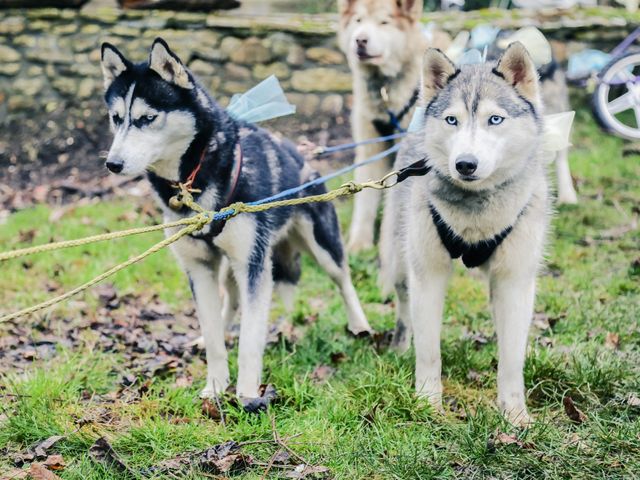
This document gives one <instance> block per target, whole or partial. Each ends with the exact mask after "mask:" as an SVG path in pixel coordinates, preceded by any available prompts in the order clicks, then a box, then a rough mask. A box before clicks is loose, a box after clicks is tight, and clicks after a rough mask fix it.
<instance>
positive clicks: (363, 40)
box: [356, 37, 369, 48]
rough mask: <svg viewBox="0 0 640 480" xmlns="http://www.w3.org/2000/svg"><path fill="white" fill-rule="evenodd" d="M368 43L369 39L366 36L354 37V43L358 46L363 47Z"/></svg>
mask: <svg viewBox="0 0 640 480" xmlns="http://www.w3.org/2000/svg"><path fill="white" fill-rule="evenodd" d="M367 43H369V39H368V38H367V37H358V38H356V45H357V46H358V48H365V47H366V46H367Z"/></svg>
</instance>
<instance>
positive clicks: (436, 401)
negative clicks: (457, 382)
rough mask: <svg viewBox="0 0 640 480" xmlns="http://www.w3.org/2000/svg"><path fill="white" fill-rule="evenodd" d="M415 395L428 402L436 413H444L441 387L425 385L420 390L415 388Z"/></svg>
mask: <svg viewBox="0 0 640 480" xmlns="http://www.w3.org/2000/svg"><path fill="white" fill-rule="evenodd" d="M416 396H417V397H418V398H421V399H424V400H426V401H427V402H429V405H430V406H431V408H433V411H434V412H436V413H444V407H443V406H442V389H441V388H440V389H438V388H431V389H427V388H425V387H423V388H421V389H420V390H416Z"/></svg>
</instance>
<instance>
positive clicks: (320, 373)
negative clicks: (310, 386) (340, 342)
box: [309, 365, 336, 384]
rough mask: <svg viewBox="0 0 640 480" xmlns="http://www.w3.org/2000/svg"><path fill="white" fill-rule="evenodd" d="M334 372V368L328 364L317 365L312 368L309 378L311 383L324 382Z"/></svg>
mask: <svg viewBox="0 0 640 480" xmlns="http://www.w3.org/2000/svg"><path fill="white" fill-rule="evenodd" d="M335 372H336V369H335V368H333V367H330V366H329V365H318V366H317V367H316V368H314V369H313V372H311V375H310V377H309V378H310V379H311V381H312V382H313V383H316V384H321V383H325V382H326V381H327V380H328V379H329V378H330V377H332V376H333V374H334V373H335Z"/></svg>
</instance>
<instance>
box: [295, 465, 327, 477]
mask: <svg viewBox="0 0 640 480" xmlns="http://www.w3.org/2000/svg"><path fill="white" fill-rule="evenodd" d="M328 473H329V469H328V468H327V467H323V466H322V465H317V466H313V465H304V464H301V465H298V466H297V467H296V468H294V469H293V470H291V471H290V472H287V474H286V475H285V476H286V478H326V477H327V476H328V475H326V474H328Z"/></svg>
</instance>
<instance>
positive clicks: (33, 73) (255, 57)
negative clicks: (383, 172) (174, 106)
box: [0, 10, 351, 117]
mask: <svg viewBox="0 0 640 480" xmlns="http://www.w3.org/2000/svg"><path fill="white" fill-rule="evenodd" d="M0 15H2V17H0V35H1V36H2V37H1V38H2V42H1V43H0V90H1V91H3V92H7V93H8V95H7V96H6V98H4V99H2V103H3V104H4V109H5V110H6V112H5V113H6V114H8V116H14V115H20V114H21V113H24V112H27V111H31V110H38V111H42V110H45V111H46V112H50V111H53V110H55V109H56V108H58V107H59V106H60V105H61V104H63V103H66V102H74V103H78V102H80V103H81V102H82V100H87V99H92V98H95V97H96V96H99V95H100V92H101V89H102V79H101V72H100V65H99V61H100V53H99V45H100V44H101V43H102V42H103V41H109V42H111V43H113V44H114V45H116V46H117V47H118V48H120V49H121V50H122V51H123V52H124V53H125V55H127V56H128V58H131V59H134V60H142V59H144V58H145V57H146V55H147V54H148V49H149V46H150V44H151V42H152V41H153V39H154V38H155V37H157V36H162V37H163V38H164V39H165V40H167V42H168V43H169V45H170V46H171V47H172V49H174V51H175V52H176V53H177V54H178V55H179V56H180V57H181V58H182V59H183V61H185V62H186V63H187V65H188V66H189V67H190V68H191V69H192V70H193V71H194V72H195V73H196V75H197V76H198V77H199V78H200V79H201V81H202V82H203V84H204V85H205V86H207V87H209V88H210V90H211V92H213V94H214V95H215V96H216V98H219V99H220V100H221V101H222V102H223V103H224V102H225V101H226V100H227V98H228V97H229V96H230V95H232V94H234V93H238V92H244V91H246V90H247V89H248V88H249V87H251V86H252V85H254V84H256V83H257V82H259V81H260V80H262V79H264V78H266V77H267V76H269V75H271V74H275V75H277V76H278V78H279V79H280V80H281V83H282V85H283V87H284V88H285V90H286V91H287V92H289V93H290V95H289V96H290V98H291V101H292V102H294V103H296V104H297V105H298V106H299V111H300V113H301V115H302V116H307V117H310V116H313V115H315V114H317V113H323V114H326V115H336V114H338V113H340V112H341V111H342V110H343V107H344V99H343V96H342V94H345V93H347V92H349V90H350V88H351V80H350V75H349V72H348V68H347V67H346V65H345V60H344V57H343V55H342V54H341V53H340V52H339V51H338V50H337V49H336V45H335V41H334V39H333V36H331V35H318V34H307V33H304V32H303V33H302V34H299V33H298V34H293V33H285V32H277V31H272V30H271V29H269V30H261V29H260V28H256V29H255V31H254V30H253V29H247V28H243V29H241V30H239V31H236V30H233V31H232V30H231V29H230V28H228V27H227V28H224V27H223V28H219V27H217V26H216V25H215V17H211V16H207V15H204V14H180V13H178V14H176V13H170V12H169V13H168V12H152V13H148V12H145V13H139V12H128V13H126V14H123V13H120V12H118V11H116V10H101V11H98V12H94V13H83V12H75V11H70V10H66V11H63V10H30V11H27V12H26V13H24V12H9V13H5V14H1V13H0Z"/></svg>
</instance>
